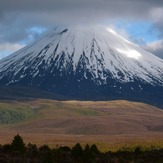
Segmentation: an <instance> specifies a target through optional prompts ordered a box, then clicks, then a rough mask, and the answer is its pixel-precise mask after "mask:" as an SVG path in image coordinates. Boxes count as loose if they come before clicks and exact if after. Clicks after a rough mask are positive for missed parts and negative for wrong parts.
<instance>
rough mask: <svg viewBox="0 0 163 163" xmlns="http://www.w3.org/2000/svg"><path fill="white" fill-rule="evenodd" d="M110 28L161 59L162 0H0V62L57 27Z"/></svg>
mask: <svg viewBox="0 0 163 163" xmlns="http://www.w3.org/2000/svg"><path fill="white" fill-rule="evenodd" d="M71 24H82V25H87V24H91V25H95V24H101V25H105V26H110V25H112V26H113V27H114V28H115V29H116V30H118V32H120V33H122V34H123V35H125V37H128V38H129V39H131V40H132V41H134V42H136V43H137V44H139V45H141V46H142V47H143V48H145V49H147V50H149V51H151V52H152V53H154V54H155V55H157V56H159V57H161V58H163V1H162V0H1V1H0V59H1V58H3V57H5V56H6V55H9V54H11V53H13V52H15V51H16V50H18V49H20V48H21V47H23V46H25V45H27V44H28V43H30V42H31V41H34V40H35V39H36V38H38V37H39V36H40V35H41V34H42V33H44V32H47V31H48V30H51V29H52V28H53V27H55V26H58V25H71Z"/></svg>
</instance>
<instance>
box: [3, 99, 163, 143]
mask: <svg viewBox="0 0 163 163" xmlns="http://www.w3.org/2000/svg"><path fill="white" fill-rule="evenodd" d="M162 124H163V110H161V109H159V108H156V107H154V106H151V105H147V104H144V103H138V102H129V101H123V100H119V101H108V102H107V101H105V102H104V101H98V102H93V101H87V102H84V101H55V100H45V99H32V100H21V101H6V100H5V101H2V100H1V101H0V128H1V134H0V136H1V138H2V139H1V140H0V143H4V142H8V141H9V140H11V138H12V137H13V135H15V134H17V133H20V134H22V135H24V137H25V138H26V141H30V142H35V143H36V144H42V143H44V144H45V143H48V144H51V145H54V144H72V143H74V142H77V141H80V142H108V141H112V142H116V143H117V142H118V141H120V142H124V141H126V140H128V141H130V139H135V138H136V139H141V140H143V142H144V140H146V138H148V140H149V141H151V140H156V139H157V140H159V139H161V140H160V141H161V142H163V139H162V138H161V137H163V125H162ZM150 138H151V139H150Z"/></svg>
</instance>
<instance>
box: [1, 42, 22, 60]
mask: <svg viewBox="0 0 163 163" xmlns="http://www.w3.org/2000/svg"><path fill="white" fill-rule="evenodd" d="M22 47H23V46H22V45H20V44H18V43H14V44H12V43H2V44H0V52H1V53H0V59H2V58H4V57H6V56H7V55H8V54H11V53H12V52H13V51H17V50H19V49H21V48H22Z"/></svg>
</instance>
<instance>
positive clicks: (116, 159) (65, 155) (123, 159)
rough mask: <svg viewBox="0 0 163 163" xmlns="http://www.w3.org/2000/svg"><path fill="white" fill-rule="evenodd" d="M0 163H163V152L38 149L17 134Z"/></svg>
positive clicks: (3, 149) (3, 148)
mask: <svg viewBox="0 0 163 163" xmlns="http://www.w3.org/2000/svg"><path fill="white" fill-rule="evenodd" d="M0 163H163V149H157V148H151V149H149V150H146V151H143V150H142V149H141V147H136V148H135V149H134V150H133V151H131V150H129V149H126V148H123V149H120V150H119V151H117V152H111V151H108V152H105V153H102V152H100V151H99V150H98V148H97V146H96V145H95V144H93V145H88V144H86V145H85V146H84V147H82V146H81V145H80V144H79V143H77V144H76V145H74V146H73V147H72V148H70V147H68V146H60V147H56V148H50V147H49V146H48V145H43V146H41V147H37V146H36V145H35V144H30V143H29V144H28V145H26V144H25V143H24V141H23V139H22V137H21V136H20V135H19V134H18V135H16V136H15V137H14V138H13V140H12V142H11V144H5V145H0Z"/></svg>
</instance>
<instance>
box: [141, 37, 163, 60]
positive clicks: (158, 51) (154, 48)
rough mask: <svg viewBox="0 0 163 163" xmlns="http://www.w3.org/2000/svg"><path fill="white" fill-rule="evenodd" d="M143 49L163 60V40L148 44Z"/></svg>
mask: <svg viewBox="0 0 163 163" xmlns="http://www.w3.org/2000/svg"><path fill="white" fill-rule="evenodd" d="M143 48H144V49H145V50H147V51H149V52H151V53H153V54H154V55H156V56H158V57H160V58H162V59H163V40H159V41H155V42H151V43H148V44H146V45H145V46H143Z"/></svg>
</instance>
